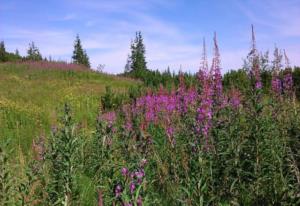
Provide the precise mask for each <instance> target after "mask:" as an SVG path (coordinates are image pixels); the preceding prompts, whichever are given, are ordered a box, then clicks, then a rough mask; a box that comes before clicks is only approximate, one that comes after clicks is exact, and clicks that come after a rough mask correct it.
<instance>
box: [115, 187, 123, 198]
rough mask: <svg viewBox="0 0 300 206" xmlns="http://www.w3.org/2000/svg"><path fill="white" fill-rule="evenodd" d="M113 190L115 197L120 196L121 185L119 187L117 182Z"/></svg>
mask: <svg viewBox="0 0 300 206" xmlns="http://www.w3.org/2000/svg"><path fill="white" fill-rule="evenodd" d="M114 192H115V196H116V197H120V196H121V194H122V187H121V185H119V184H117V185H116V186H115V189H114Z"/></svg>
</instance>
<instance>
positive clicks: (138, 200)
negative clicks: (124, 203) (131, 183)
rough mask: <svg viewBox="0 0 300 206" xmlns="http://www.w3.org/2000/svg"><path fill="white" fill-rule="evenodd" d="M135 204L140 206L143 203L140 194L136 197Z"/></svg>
mask: <svg viewBox="0 0 300 206" xmlns="http://www.w3.org/2000/svg"><path fill="white" fill-rule="evenodd" d="M137 205H138V206H142V205H143V199H142V197H141V196H139V197H138V199H137Z"/></svg>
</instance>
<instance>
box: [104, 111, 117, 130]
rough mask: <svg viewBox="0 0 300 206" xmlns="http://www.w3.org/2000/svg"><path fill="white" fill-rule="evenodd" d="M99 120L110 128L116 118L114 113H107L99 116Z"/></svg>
mask: <svg viewBox="0 0 300 206" xmlns="http://www.w3.org/2000/svg"><path fill="white" fill-rule="evenodd" d="M101 119H102V120H104V121H105V122H107V124H108V126H109V127H112V125H113V124H114V123H115V121H116V119H117V116H116V113H115V112H114V111H111V112H107V113H104V114H102V115H101Z"/></svg>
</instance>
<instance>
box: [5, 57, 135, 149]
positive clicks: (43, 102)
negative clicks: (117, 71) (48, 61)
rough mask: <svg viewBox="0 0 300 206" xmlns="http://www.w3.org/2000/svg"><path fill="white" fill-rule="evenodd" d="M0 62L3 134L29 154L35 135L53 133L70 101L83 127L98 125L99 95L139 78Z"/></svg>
mask: <svg viewBox="0 0 300 206" xmlns="http://www.w3.org/2000/svg"><path fill="white" fill-rule="evenodd" d="M40 67H41V68H39V66H35V67H31V66H30V65H27V64H22V63H2V64H0V137H1V140H3V138H4V139H10V141H11V144H10V145H13V147H14V148H15V149H16V148H19V149H18V150H19V151H21V152H22V153H27V152H28V151H29V149H30V147H31V143H32V140H33V138H36V137H38V136H39V135H47V134H49V133H50V130H51V126H52V125H55V124H56V122H57V119H58V118H59V115H58V113H61V111H60V110H61V108H63V104H64V103H66V102H68V103H69V104H70V105H71V107H72V110H73V111H74V114H75V116H74V118H75V119H76V121H77V122H80V124H81V125H82V127H83V128H85V129H89V128H91V126H94V125H95V119H96V117H97V114H98V109H99V105H100V96H101V95H102V94H104V93H105V88H106V86H110V87H111V89H112V90H113V91H114V92H116V93H125V92H127V90H128V88H129V87H130V86H134V85H138V84H140V83H139V82H138V81H135V80H131V79H126V78H121V77H117V76H113V75H107V74H102V73H97V72H93V71H84V70H81V71H73V70H61V69H57V68H55V64H54V65H52V67H53V68H47V69H43V68H42V67H43V65H41V66H40Z"/></svg>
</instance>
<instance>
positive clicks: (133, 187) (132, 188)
mask: <svg viewBox="0 0 300 206" xmlns="http://www.w3.org/2000/svg"><path fill="white" fill-rule="evenodd" d="M129 190H130V193H131V194H132V193H133V192H134V190H135V183H134V182H131V183H130V184H129Z"/></svg>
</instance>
